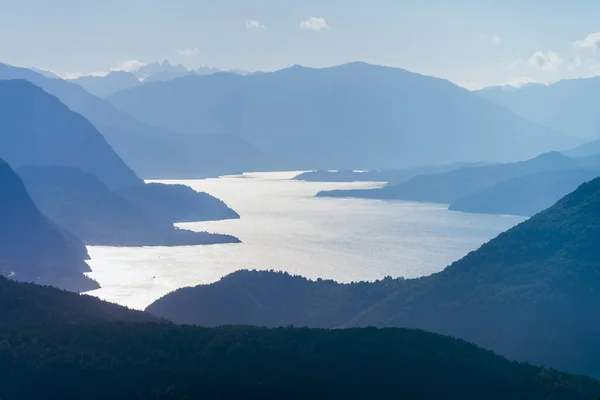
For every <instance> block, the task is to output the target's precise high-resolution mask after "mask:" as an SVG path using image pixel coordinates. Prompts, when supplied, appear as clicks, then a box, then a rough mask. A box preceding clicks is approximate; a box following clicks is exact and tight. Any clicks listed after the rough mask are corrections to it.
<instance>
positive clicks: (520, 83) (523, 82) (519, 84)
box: [504, 76, 540, 88]
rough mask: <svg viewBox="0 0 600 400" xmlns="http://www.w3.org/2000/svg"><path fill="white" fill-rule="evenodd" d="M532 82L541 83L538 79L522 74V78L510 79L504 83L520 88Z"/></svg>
mask: <svg viewBox="0 0 600 400" xmlns="http://www.w3.org/2000/svg"><path fill="white" fill-rule="evenodd" d="M531 83H540V82H538V81H536V80H535V79H532V78H529V77H527V76H522V77H520V78H516V79H512V80H510V81H508V82H506V83H504V85H506V86H513V87H516V88H520V87H523V86H527V85H529V84H531Z"/></svg>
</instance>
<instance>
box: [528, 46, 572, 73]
mask: <svg viewBox="0 0 600 400" xmlns="http://www.w3.org/2000/svg"><path fill="white" fill-rule="evenodd" d="M563 61H564V60H563V59H562V58H561V57H560V55H558V53H555V52H553V51H548V52H546V53H544V52H543V51H541V50H538V51H536V52H535V53H533V55H532V56H531V58H530V59H529V65H531V66H532V67H535V68H538V69H541V70H542V71H546V72H553V71H556V70H557V69H558V67H559V66H560V65H561V64H562V63H563Z"/></svg>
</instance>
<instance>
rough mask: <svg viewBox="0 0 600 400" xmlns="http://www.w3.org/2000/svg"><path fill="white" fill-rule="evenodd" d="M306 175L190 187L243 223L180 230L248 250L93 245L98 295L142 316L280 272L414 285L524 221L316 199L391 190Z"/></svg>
mask: <svg viewBox="0 0 600 400" xmlns="http://www.w3.org/2000/svg"><path fill="white" fill-rule="evenodd" d="M296 174H297V173H294V172H277V173H255V174H244V175H240V176H228V177H222V178H219V179H206V180H188V181H163V182H165V183H183V184H186V185H189V186H191V187H192V188H194V189H196V190H198V191H205V192H208V193H210V194H212V195H214V196H216V197H219V198H221V199H222V200H224V201H225V202H226V203H227V204H228V205H229V206H230V207H232V208H233V209H234V210H236V211H237V212H238V213H239V214H240V215H241V217H242V218H241V219H240V220H232V221H218V222H202V223H185V224H179V226H180V227H182V228H186V229H191V230H197V231H209V232H218V233H228V234H232V235H234V236H236V237H238V238H240V239H241V240H242V241H243V243H242V244H226V245H215V246H182V247H143V248H114V247H89V252H90V255H91V257H92V260H91V261H90V262H89V264H90V267H91V268H92V270H93V272H92V273H90V274H89V275H90V276H91V277H92V278H94V279H96V280H97V281H98V282H99V283H100V285H101V286H102V288H101V289H98V290H96V291H93V292H90V294H93V295H96V296H98V297H100V298H102V299H106V300H109V301H112V302H116V303H119V304H123V305H127V306H129V307H132V308H138V309H142V308H145V307H146V306H147V305H149V304H150V303H152V302H153V301H154V300H156V299H157V298H159V297H161V296H163V295H165V294H167V293H169V292H171V291H173V290H175V289H177V288H180V287H185V286H195V285H198V284H202V283H211V282H214V281H217V280H219V279H220V278H221V277H222V276H224V275H227V274H229V273H231V272H234V271H236V270H239V269H274V270H283V271H288V272H290V273H293V274H299V275H302V276H305V277H308V278H315V279H316V278H327V279H334V280H336V281H339V282H350V281H359V280H375V279H380V278H383V277H385V276H387V275H390V276H392V277H399V276H403V277H406V278H414V277H419V276H424V275H430V274H432V273H434V272H438V271H440V270H442V269H444V268H445V267H446V266H447V265H448V264H450V263H451V262H452V261H455V260H457V259H459V258H461V257H462V256H464V255H465V254H467V253H468V252H469V251H472V250H475V249H477V248H478V247H479V246H480V245H481V244H483V243H484V242H486V241H487V240H489V239H491V238H493V237H495V236H496V235H497V234H498V233H500V232H503V231H505V230H507V229H508V228H510V227H512V226H514V225H515V224H517V223H519V222H521V221H523V218H521V217H514V216H494V215H477V214H463V213H459V212H453V211H448V210H447V207H446V206H444V205H440V204H421V203H410V202H401V201H379V200H362V199H334V198H331V199H328V198H316V197H314V195H315V194H316V193H317V192H318V191H320V190H329V189H356V188H373V187H379V186H382V185H383V184H382V183H376V182H369V183H364V182H353V183H314V182H300V181H293V180H290V178H291V177H293V176H295V175H296Z"/></svg>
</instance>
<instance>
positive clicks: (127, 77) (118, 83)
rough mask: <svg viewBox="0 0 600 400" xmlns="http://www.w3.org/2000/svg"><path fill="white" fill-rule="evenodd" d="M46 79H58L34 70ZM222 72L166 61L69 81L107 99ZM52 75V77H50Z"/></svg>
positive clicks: (244, 73) (237, 72)
mask: <svg viewBox="0 0 600 400" xmlns="http://www.w3.org/2000/svg"><path fill="white" fill-rule="evenodd" d="M36 72H39V73H42V74H43V75H45V76H47V77H52V78H60V77H59V76H57V75H55V74H52V73H48V71H42V70H36ZM218 72H223V71H222V70H220V69H218V68H213V67H209V66H204V67H200V68H197V69H189V68H186V67H185V66H183V65H181V64H177V65H172V64H171V63H169V61H168V60H164V61H163V62H162V63H160V62H158V61H157V62H152V63H148V64H143V65H141V66H140V67H139V68H137V69H135V70H133V71H111V72H109V73H108V74H106V75H100V76H98V75H85V76H80V77H78V78H75V79H72V80H71V81H72V82H74V83H76V84H78V85H79V86H81V87H83V88H84V89H85V90H87V91H88V92H90V93H91V94H93V95H95V96H98V97H102V98H105V97H108V96H110V95H111V94H114V93H117V92H119V91H121V90H127V89H132V88H134V87H136V86H140V85H143V84H144V83H148V82H167V81H170V80H173V79H177V78H181V77H183V76H187V75H211V74H216V73H218ZM230 72H231V73H235V74H238V75H247V74H249V73H248V72H246V71H242V70H233V71H230ZM50 74H52V75H50Z"/></svg>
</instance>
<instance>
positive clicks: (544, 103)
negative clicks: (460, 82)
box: [476, 77, 600, 140]
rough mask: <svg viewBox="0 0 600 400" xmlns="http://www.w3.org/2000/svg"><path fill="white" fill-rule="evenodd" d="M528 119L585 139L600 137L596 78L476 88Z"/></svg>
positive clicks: (599, 90) (599, 91)
mask: <svg viewBox="0 0 600 400" xmlns="http://www.w3.org/2000/svg"><path fill="white" fill-rule="evenodd" d="M476 93H478V94H479V95H480V96H482V97H484V98H486V99H488V100H491V101H493V102H495V103H498V104H500V105H502V106H504V107H506V108H508V109H509V110H511V111H513V112H514V113H516V114H518V115H521V116H523V117H525V118H527V119H529V120H530V121H532V122H535V123H538V124H540V125H542V126H546V127H548V128H552V129H555V130H558V131H561V132H565V133H567V132H568V133H569V134H570V135H572V136H576V137H580V138H583V139H587V140H593V139H598V136H600V115H598V112H597V110H596V104H598V101H599V100H600V78H599V77H593V78H580V79H564V80H561V81H558V82H556V83H553V84H550V85H541V84H537V85H526V86H523V87H521V88H514V90H506V89H505V88H503V87H489V88H485V89H482V90H479V91H477V92H476Z"/></svg>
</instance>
